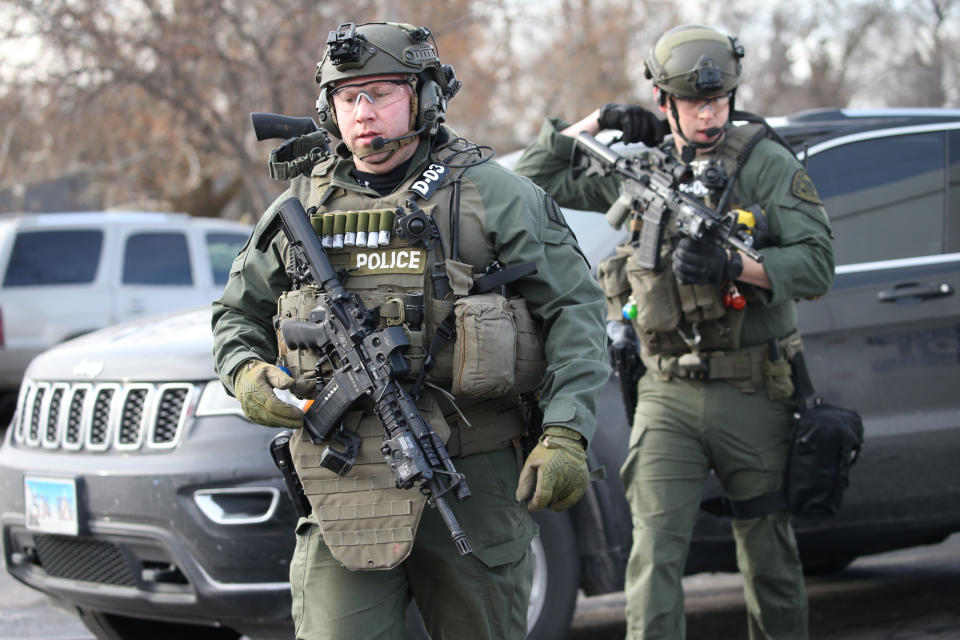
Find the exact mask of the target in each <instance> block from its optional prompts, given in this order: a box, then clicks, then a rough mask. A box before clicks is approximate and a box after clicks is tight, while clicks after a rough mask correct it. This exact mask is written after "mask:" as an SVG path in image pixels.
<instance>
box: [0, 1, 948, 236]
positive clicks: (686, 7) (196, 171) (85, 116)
mask: <svg viewBox="0 0 960 640" xmlns="http://www.w3.org/2000/svg"><path fill="white" fill-rule="evenodd" d="M958 5H960V0H922V1H919V2H914V3H910V2H907V0H810V1H809V2H807V3H799V4H798V3H790V4H789V5H787V4H786V3H782V2H781V3H777V2H774V3H769V2H764V1H763V0H730V1H729V2H726V3H717V2H715V1H713V0H697V1H696V2H690V0H687V1H685V2H682V3H681V2H676V1H668V0H541V1H539V2H527V1H524V0H420V1H419V2H417V3H410V2H400V1H399V0H350V1H349V2H348V1H346V0H327V1H326V2H323V3H317V2H314V1H313V0H0V38H2V40H0V52H2V55H0V209H2V208H4V207H6V208H12V207H15V206H16V202H13V203H12V204H11V203H10V199H9V198H8V199H7V200H6V201H5V200H4V199H3V193H4V189H6V190H7V193H10V191H11V187H12V186H14V185H28V184H30V183H31V182H34V181H37V180H41V179H49V178H53V177H56V176H63V175H71V174H77V173H82V174H83V175H84V176H85V179H86V181H87V183H88V184H89V185H90V186H89V188H88V193H87V194H86V196H87V197H86V198H85V199H86V201H88V202H97V203H101V204H102V205H103V206H117V205H120V204H124V203H137V202H145V201H149V202H151V203H153V204H151V206H162V207H165V208H169V209H179V210H185V211H189V212H191V213H194V214H199V215H213V216H228V217H239V216H241V215H257V214H258V212H260V211H262V210H263V208H264V207H265V206H266V204H267V203H268V202H269V201H270V200H271V199H272V198H273V197H275V195H276V194H277V193H278V192H279V190H280V189H281V188H282V186H283V185H281V184H279V183H272V182H270V181H269V180H268V179H267V178H266V167H265V165H264V163H265V160H266V157H267V154H268V153H269V150H270V149H271V148H272V146H273V144H274V143H270V142H264V143H257V142H256V141H255V140H254V137H253V134H252V131H251V127H250V122H249V117H248V114H249V112H251V111H274V112H280V113H287V114H290V115H298V116H304V115H309V116H315V114H316V112H315V109H314V103H315V100H316V95H317V87H316V84H315V83H314V82H313V81H312V78H313V76H314V73H315V71H316V62H317V60H318V59H319V58H320V56H321V55H322V51H323V49H324V45H325V42H326V38H327V34H328V32H329V30H330V29H333V28H335V27H336V26H337V24H338V23H339V22H342V21H345V20H353V21H355V22H358V23H359V22H364V21H369V20H392V21H398V22H407V23H412V24H417V25H418V26H419V25H425V26H428V27H430V28H431V29H432V30H433V32H434V33H435V35H436V40H437V44H438V48H439V51H440V56H441V59H442V60H443V61H444V62H447V63H451V64H453V65H454V67H455V68H456V71H457V75H458V77H459V78H460V79H461V80H462V81H463V83H464V88H463V90H462V91H461V93H460V94H459V95H457V96H456V98H455V99H454V100H453V101H452V102H451V104H450V108H449V111H448V122H449V123H450V124H451V125H452V126H453V127H454V128H455V129H456V130H457V131H458V132H459V133H461V134H462V135H464V136H466V137H469V138H471V139H474V140H476V141H477V142H480V143H486V144H490V145H492V146H493V147H495V148H496V149H497V150H498V151H501V152H505V151H510V150H512V149H516V148H519V147H522V146H524V145H525V144H527V143H528V142H529V141H530V139H531V138H532V137H533V136H534V135H535V134H536V131H537V128H538V127H539V125H540V123H541V121H542V120H543V118H544V117H546V116H556V117H560V118H564V119H567V120H573V119H576V118H579V117H581V116H582V115H584V114H586V113H588V112H589V111H591V110H592V109H594V108H596V107H597V106H599V105H601V104H603V103H604V102H608V101H617V102H633V103H638V104H642V105H645V106H647V107H649V108H653V105H652V93H651V90H650V83H649V81H648V80H647V79H645V78H644V77H643V59H644V57H645V56H646V55H647V52H648V50H649V48H650V46H652V44H653V43H654V42H655V41H656V39H657V37H659V36H660V35H661V34H662V33H663V32H664V31H666V30H667V29H669V28H671V27H673V26H676V25H679V24H683V23H688V22H698V23H702V24H708V25H711V26H715V27H717V28H720V29H721V30H724V31H726V32H727V33H730V34H732V35H739V36H740V38H741V41H742V42H743V44H744V46H745V47H746V50H747V57H746V59H745V60H744V76H743V82H742V85H741V89H740V93H739V94H738V95H739V97H738V105H739V106H742V107H745V108H749V109H751V110H754V111H758V112H760V113H763V114H765V115H781V114H786V113H791V112H794V111H797V110H800V109H807V108H814V107H843V106H846V105H850V104H852V105H869V106H883V105H885V104H889V105H913V106H946V105H951V104H953V105H957V104H960V66H958V65H956V64H953V62H954V61H955V60H957V59H958V57H960V21H958V20H957V19H956V17H957V11H958V9H957V7H958ZM158 203H160V204H158Z"/></svg>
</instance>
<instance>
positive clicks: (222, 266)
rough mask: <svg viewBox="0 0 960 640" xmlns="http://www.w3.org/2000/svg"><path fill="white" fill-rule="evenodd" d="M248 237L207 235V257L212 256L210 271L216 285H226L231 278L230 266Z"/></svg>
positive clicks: (219, 234)
mask: <svg viewBox="0 0 960 640" xmlns="http://www.w3.org/2000/svg"><path fill="white" fill-rule="evenodd" d="M246 241H247V236H246V235H243V234H239V233H223V232H210V233H208V234H207V255H208V256H210V269H211V271H212V272H213V274H212V275H213V283H214V284H221V285H222V284H226V283H227V278H228V277H229V276H230V265H232V264H233V259H234V258H236V257H237V254H238V253H240V249H242V248H243V244H244V243H245V242H246Z"/></svg>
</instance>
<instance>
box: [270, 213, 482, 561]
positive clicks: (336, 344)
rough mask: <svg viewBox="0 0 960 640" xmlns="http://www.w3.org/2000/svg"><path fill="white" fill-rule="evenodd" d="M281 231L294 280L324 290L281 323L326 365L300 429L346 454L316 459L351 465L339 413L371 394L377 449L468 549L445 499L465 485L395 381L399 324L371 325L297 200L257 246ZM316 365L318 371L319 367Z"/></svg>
mask: <svg viewBox="0 0 960 640" xmlns="http://www.w3.org/2000/svg"><path fill="white" fill-rule="evenodd" d="M279 231H283V233H284V235H285V236H286V238H287V240H288V241H289V243H290V247H291V250H292V251H293V254H294V256H295V262H296V263H297V265H298V269H299V273H298V274H296V276H295V277H296V278H297V279H299V280H301V282H307V283H311V284H314V285H315V286H317V287H318V288H319V289H321V291H322V292H321V294H320V300H319V304H318V305H317V307H316V308H315V309H313V311H311V313H310V318H309V322H298V321H294V320H287V321H283V322H281V323H280V331H281V333H282V334H283V340H284V342H286V344H287V345H288V346H289V347H290V348H292V349H311V350H313V351H314V352H315V353H317V354H318V355H319V356H320V363H321V364H324V365H329V367H330V369H331V373H330V374H329V376H327V380H328V381H327V382H326V383H325V384H324V383H322V382H321V383H320V384H321V385H322V387H320V388H319V389H318V391H317V395H316V398H315V400H314V402H313V404H312V405H311V406H310V408H309V409H308V410H307V411H306V412H305V414H304V421H303V428H304V429H305V430H306V432H307V434H308V436H309V437H310V439H311V441H313V443H314V444H323V443H326V442H329V441H330V440H331V438H332V439H334V440H337V441H338V442H340V443H341V444H343V445H344V446H345V451H344V452H339V451H337V450H336V449H334V448H333V447H330V446H328V447H327V449H326V450H325V451H324V454H323V456H321V464H322V465H324V466H326V467H327V468H329V469H331V470H333V471H335V472H336V473H338V474H339V475H343V474H344V473H346V472H347V471H349V469H350V468H351V467H352V465H353V462H354V460H355V459H356V451H357V449H358V448H359V436H358V435H357V434H356V433H354V432H353V431H349V430H348V429H346V428H345V427H344V426H343V421H342V417H343V414H344V412H345V411H346V410H347V409H348V408H349V407H350V406H351V405H352V404H353V403H354V402H355V401H356V400H358V399H360V398H362V397H364V396H366V397H368V398H370V399H371V401H372V402H373V404H374V411H375V412H376V415H377V418H378V419H379V420H380V423H381V424H382V425H383V429H384V431H385V432H386V439H385V440H384V441H383V443H382V444H381V445H380V452H381V453H382V454H383V457H384V460H386V462H387V465H388V466H389V467H390V470H391V471H392V472H393V475H394V480H395V484H396V486H397V487H398V488H400V489H409V488H411V487H414V486H418V487H419V489H420V491H421V492H422V493H423V494H424V495H426V497H427V503H428V504H430V506H432V507H434V508H436V509H437V510H438V511H439V512H440V517H442V518H443V521H444V523H445V524H446V525H447V529H449V531H450V535H451V537H452V538H453V542H454V544H455V545H456V547H457V551H458V552H459V553H460V555H466V554H468V553H470V552H471V551H472V549H471V547H470V543H469V541H468V540H467V537H466V535H465V534H464V532H463V529H461V528H460V524H459V523H458V522H457V519H456V516H454V514H453V511H452V510H451V509H450V505H448V504H447V502H446V499H445V498H444V495H445V494H446V493H448V492H450V491H453V493H454V495H455V496H456V498H457V500H458V501H461V502H462V501H463V500H465V499H467V498H469V497H470V490H469V489H468V488H467V484H466V481H465V479H464V476H463V474H462V473H458V472H457V470H456V469H455V468H454V466H453V462H452V461H451V460H450V455H449V454H448V453H447V449H446V447H445V446H444V444H443V441H442V440H441V439H440V437H439V436H438V435H437V433H436V432H435V431H434V430H433V428H432V427H431V426H430V423H429V422H427V421H426V420H425V419H424V418H423V417H422V416H421V415H420V412H419V410H418V409H417V407H416V405H415V404H414V401H413V398H411V397H410V395H409V393H407V391H406V390H405V389H404V388H403V387H402V386H401V385H400V383H399V382H397V377H398V376H401V375H403V374H405V373H408V372H409V365H408V364H407V361H406V360H405V359H404V358H403V350H404V349H406V348H407V347H408V346H409V340H408V339H407V337H406V334H404V332H403V329H402V328H400V327H387V328H386V329H381V330H374V329H373V322H372V320H373V315H372V314H371V312H370V311H368V310H367V308H366V307H365V306H364V304H363V301H362V300H361V299H360V296H358V295H357V294H356V293H353V292H350V291H348V290H347V289H346V287H344V286H343V284H342V283H341V282H340V276H339V275H338V274H337V272H336V271H334V269H333V266H332V265H331V264H330V259H329V258H328V257H327V254H326V252H325V251H324V249H323V246H322V245H321V244H320V240H319V239H318V238H317V234H316V232H315V231H314V230H313V227H312V226H311V225H310V222H309V219H308V215H307V212H306V211H304V209H303V205H302V204H301V203H300V200H299V199H298V198H289V199H287V200H285V201H284V202H283V203H282V204H281V205H280V207H279V209H278V210H277V211H276V213H274V214H273V218H272V219H271V220H270V221H269V222H268V223H267V225H266V227H264V229H263V231H262V232H261V234H260V235H259V236H258V237H257V239H256V244H255V246H256V247H257V249H259V250H260V251H266V250H267V248H268V246H269V244H270V241H271V240H272V239H273V237H274V236H276V234H277V233H278V232H279ZM317 366H318V370H319V367H320V364H318V365H317Z"/></svg>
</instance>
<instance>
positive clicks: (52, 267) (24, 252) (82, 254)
mask: <svg viewBox="0 0 960 640" xmlns="http://www.w3.org/2000/svg"><path fill="white" fill-rule="evenodd" d="M102 248H103V232H102V231H98V230H96V229H76V230H63V231H29V232H27V231H25V232H21V233H19V234H17V237H16V239H15V240H14V243H13V251H11V253H10V262H9V264H8V265H7V273H6V275H5V276H4V278H3V286H4V287H30V286H38V285H40V286H43V285H61V284H84V283H88V282H93V279H94V278H95V277H96V275H97V266H98V265H99V264H100V253H101V250H102Z"/></svg>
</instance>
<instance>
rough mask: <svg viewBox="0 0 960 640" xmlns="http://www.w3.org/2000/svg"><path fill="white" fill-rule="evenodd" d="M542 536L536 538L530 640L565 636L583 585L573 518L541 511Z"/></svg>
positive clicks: (529, 626) (537, 518) (529, 628)
mask: <svg viewBox="0 0 960 640" xmlns="http://www.w3.org/2000/svg"><path fill="white" fill-rule="evenodd" d="M533 519H534V520H536V521H537V524H538V525H540V535H539V536H537V537H536V538H534V539H533V542H532V543H531V546H532V548H533V588H532V589H531V591H530V606H529V608H528V609H527V640H555V639H556V638H565V637H566V636H567V630H568V629H569V627H570V621H571V620H572V619H573V612H574V609H575V608H576V604H577V590H578V589H579V587H580V559H579V556H578V554H577V539H576V536H575V535H574V533H573V525H572V524H571V523H570V517H569V516H568V515H567V514H565V513H555V512H553V511H538V512H536V513H534V514H533Z"/></svg>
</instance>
